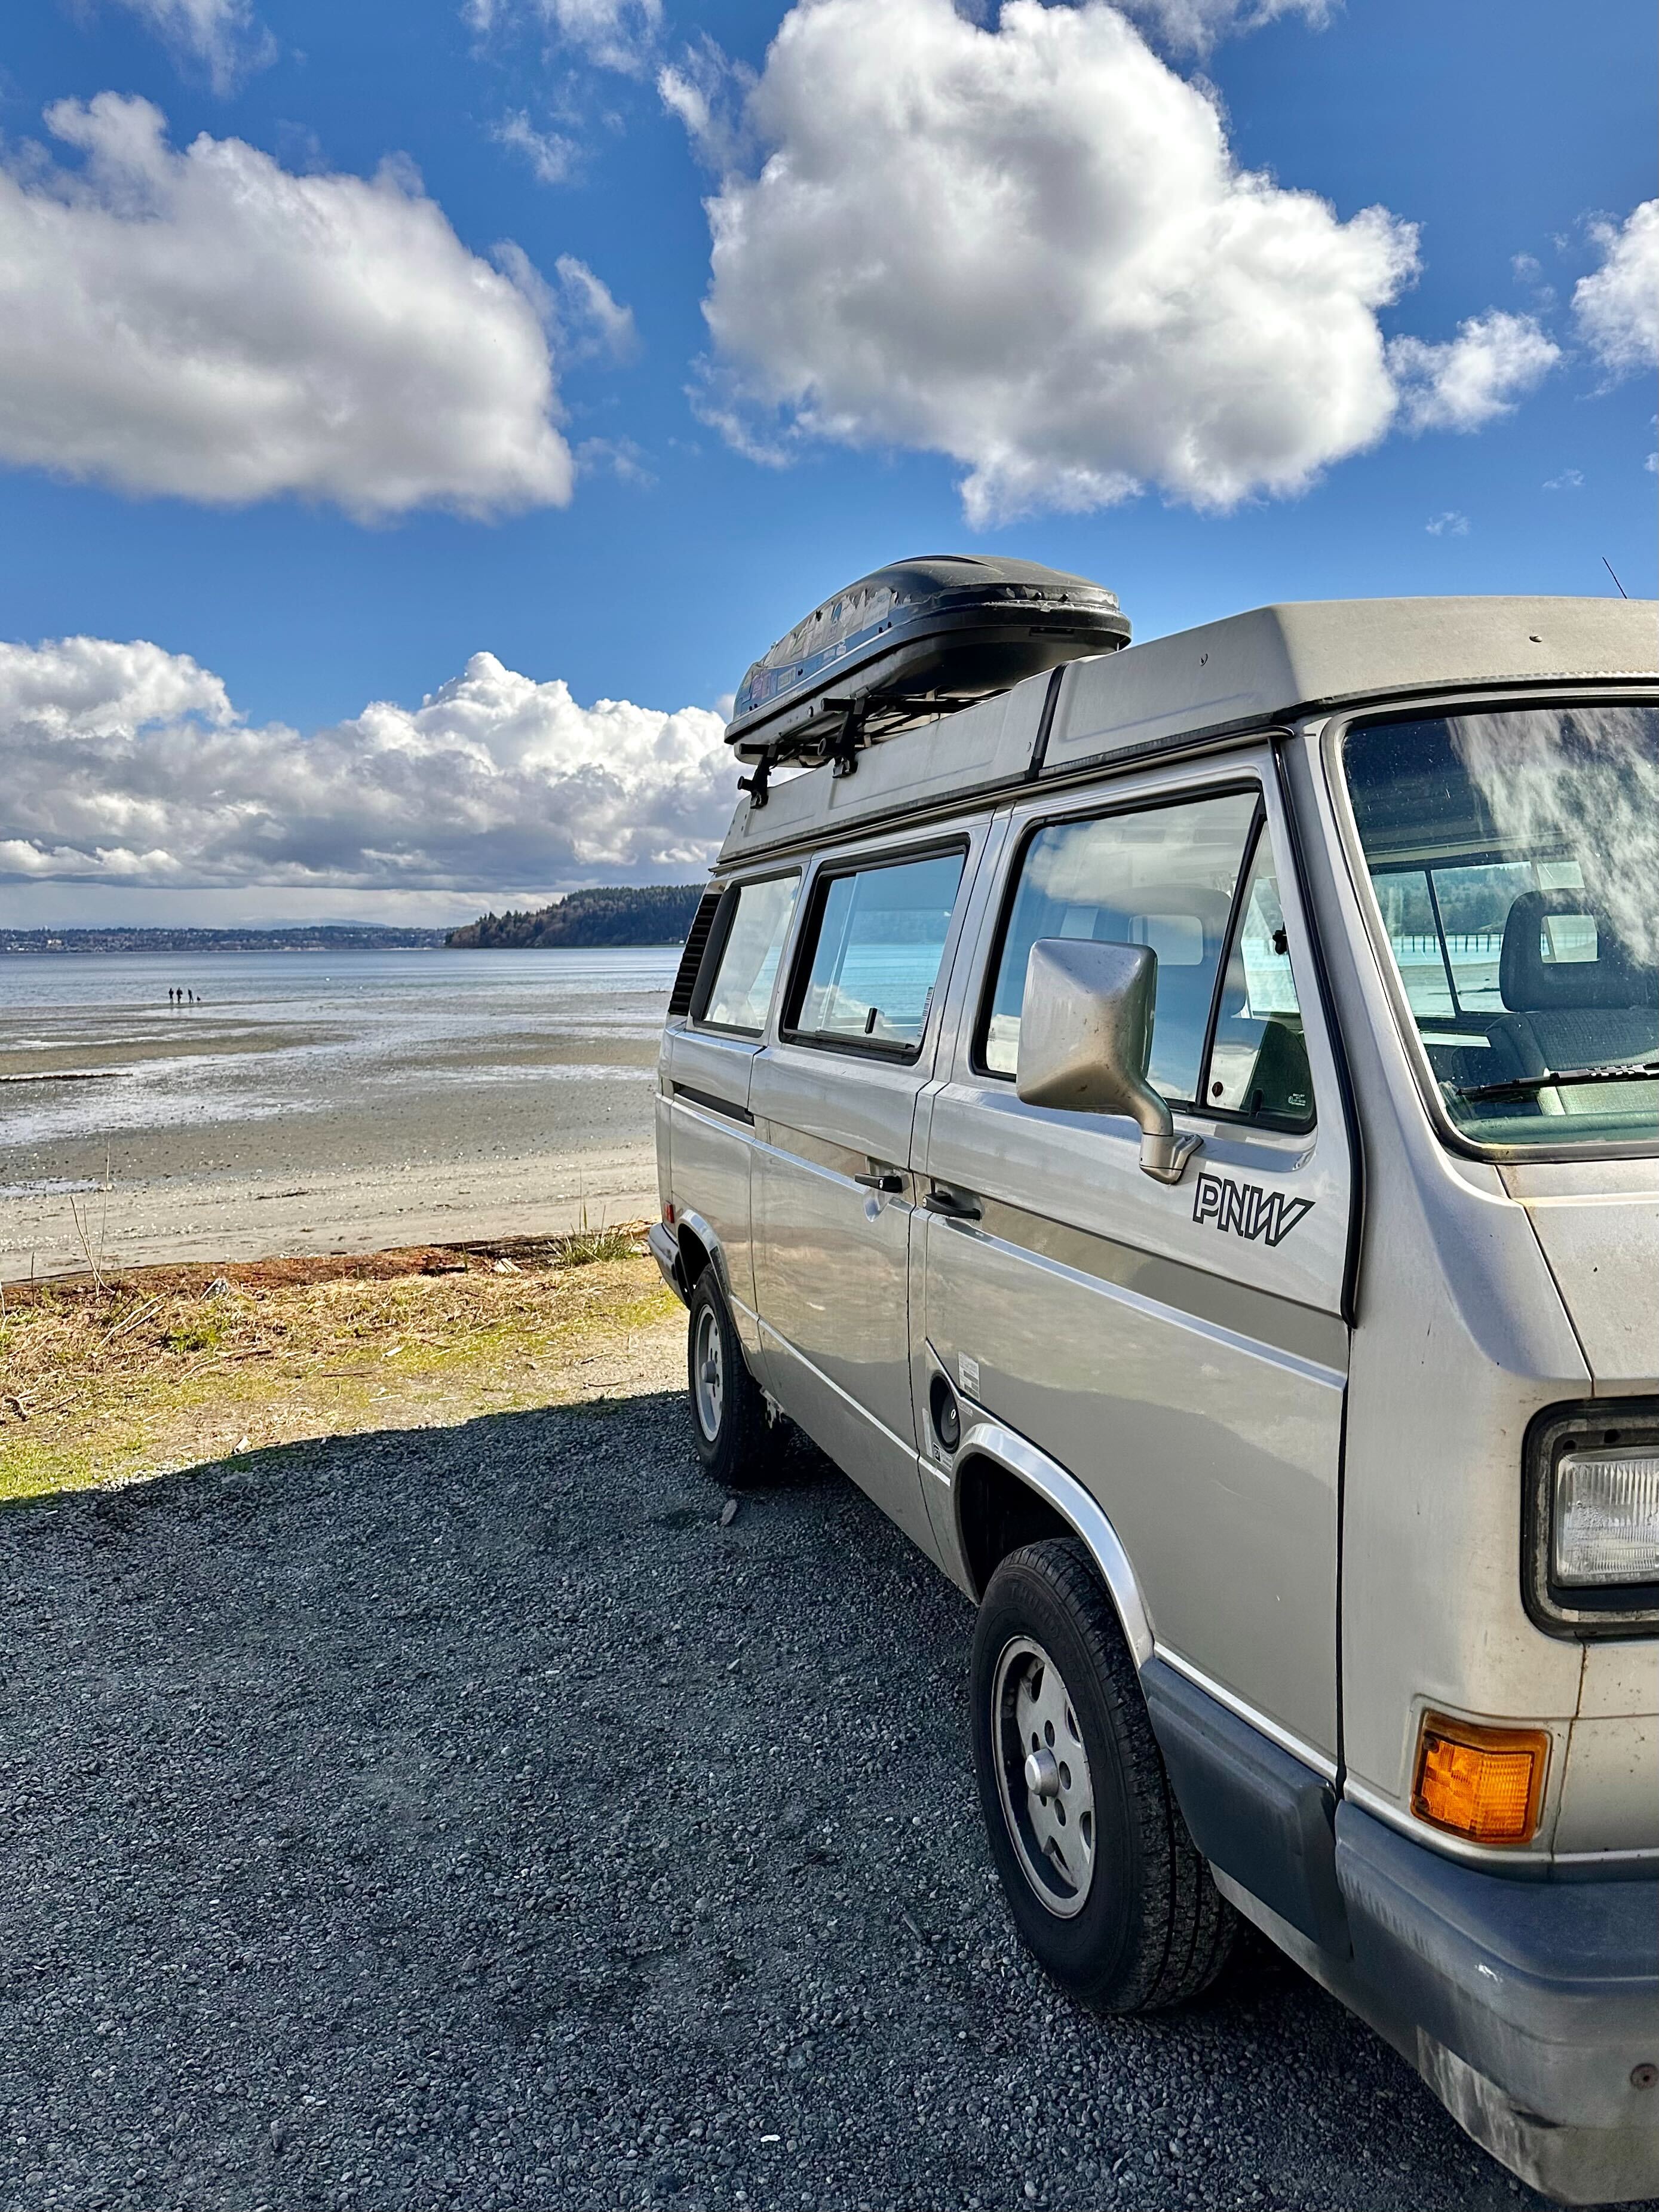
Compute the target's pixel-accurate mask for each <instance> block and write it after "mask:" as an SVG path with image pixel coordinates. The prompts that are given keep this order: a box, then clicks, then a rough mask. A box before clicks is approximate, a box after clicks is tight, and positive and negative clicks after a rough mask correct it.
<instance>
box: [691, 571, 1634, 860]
mask: <svg viewBox="0 0 1659 2212" xmlns="http://www.w3.org/2000/svg"><path fill="white" fill-rule="evenodd" d="M1614 676H1617V677H1656V678H1659V605H1656V603H1655V602H1654V601H1652V600H1634V599H1632V600H1626V599H1328V600H1310V601H1304V602H1302V603H1299V604H1295V605H1286V606H1272V607H1259V608H1257V609H1255V611H1253V612H1251V613H1249V614H1241V615H1231V616H1229V617H1227V618H1226V620H1225V621H1223V622H1216V623H1205V624H1204V625H1203V626H1202V628H1200V629H1188V630H1180V631H1177V632H1176V633H1175V634H1174V635H1171V636H1169V637H1160V638H1154V639H1152V640H1151V641H1149V642H1148V643H1146V644H1145V645H1134V646H1129V647H1125V648H1124V649H1123V650H1122V651H1121V652H1117V653H1105V654H1102V655H1100V656H1098V657H1097V658H1095V659H1087V660H1077V661H1073V662H1072V663H1071V664H1070V665H1069V666H1067V667H1066V669H1065V670H1064V671H1063V672H1062V673H1061V676H1060V693H1059V697H1058V699H1057V701H1056V702H1055V708H1054V715H1053V719H1052V721H1051V724H1050V727H1049V732H1048V742H1047V744H1046V746H1045V747H1044V750H1043V757H1042V768H1041V773H1042V775H1044V776H1052V775H1065V774H1066V773H1067V772H1068V771H1070V770H1073V769H1079V768H1083V767H1085V766H1089V765H1091V764H1092V763H1096V762H1101V763H1106V762H1110V761H1117V760H1126V761H1127V760H1131V759H1133V758H1135V757H1139V756H1140V755H1143V754H1147V753H1156V752H1158V751H1161V750H1164V749H1166V748H1170V747H1175V746H1178V745H1180V744H1182V743H1184V742H1186V741H1188V740H1189V739H1191V738H1196V737H1200V736H1202V735H1204V734H1206V733H1208V732H1216V733H1221V732H1226V731H1229V730H1234V729H1237V730H1239V731H1244V730H1248V729H1249V728H1250V727H1252V726H1266V725H1268V724H1271V723H1273V722H1275V721H1283V720H1285V717H1286V716H1288V715H1290V714H1294V713H1297V712H1304V711H1307V710H1309V709H1312V708H1321V707H1334V706H1339V705H1349V704H1352V703H1353V702H1358V701H1364V700H1370V699H1378V698H1386V697H1389V696H1401V695H1405V694H1413V693H1422V692H1428V693H1433V692H1435V691H1447V690H1455V689H1460V688H1462V687H1465V686H1468V687H1477V688H1478V687H1482V686H1486V685H1492V684H1511V683H1515V684H1536V683H1546V682H1549V681H1552V680H1555V681H1561V680H1566V681H1572V680H1575V679H1578V678H1590V677H1614ZM1049 681H1050V678H1048V676H1047V675H1042V676H1033V677H1030V678H1027V679H1026V680H1025V682H1024V683H1023V684H1017V685H1016V686H1015V687H1014V689H1013V690H1011V691H1007V692H1004V693H1002V694H1001V695H1000V696H997V697H995V698H991V699H986V700H983V701H981V702H980V704H979V705H977V706H975V707H969V708H965V709H964V710H963V712H962V713H960V714H952V715H949V716H946V717H943V718H941V719H939V720H933V721H928V722H925V723H923V724H922V725H921V726H920V727H919V728H916V729H914V730H911V731H909V732H907V733H906V734H905V735H903V736H902V737H897V738H891V739H890V740H889V741H888V742H887V743H886V744H880V745H875V746H872V747H871V748H870V749H869V750H867V751H866V752H864V753H861V754H860V756H859V760H858V766H857V769H856V771H855V772H854V774H853V775H848V776H843V777H840V778H837V777H835V776H834V775H832V774H831V772H830V769H829V768H828V767H824V768H817V769H810V770H808V771H807V772H806V773H805V774H804V775H799V776H795V777H793V778H792V779H791V780H790V781H787V782H780V783H775V784H774V785H773V787H772V789H771V793H770V795H769V800H768V803H767V805H765V807H763V808H762V809H758V810H751V808H750V804H749V802H748V800H746V799H745V800H744V801H743V802H742V803H741V804H740V805H738V811H737V814H736V816H735V817H734V819H733V821H732V828H731V830H730V832H729V834H728V836H727V837H726V842H725V845H724V846H723V847H722V848H721V851H720V862H721V864H723V865H729V864H731V863H732V862H733V861H736V860H742V859H744V858H746V857H748V856H749V855H750V854H758V853H762V852H765V851H767V850H769V849H771V848H775V847H778V846H781V845H787V844H792V843H795V842H799V841H801V840H805V839H809V838H813V837H821V836H836V835H838V834H841V833H842V831H843V830H844V829H854V828H857V827H859V826H860V825H861V824H863V823H866V822H873V821H877V820H879V819H881V818H882V817H884V816H888V815H890V814H895V813H900V812H904V811H909V810H910V809H912V808H921V807H927V806H930V805H939V804H941V803H948V802H949V801H950V800H951V799H963V800H967V799H973V798H975V797H978V796H980V795H981V794H983V793H988V792H992V791H994V790H997V789H999V788H1001V787H1006V786H1010V785H1014V784H1018V783H1019V782H1021V781H1024V779H1025V778H1026V777H1028V776H1029V775H1030V770H1031V763H1032V757H1033V754H1034V751H1035V750H1036V739H1037V735H1038V732H1039V728H1040V726H1041V722H1042V708H1043V703H1044V701H1045V700H1046V698H1047V696H1048V684H1049Z"/></svg>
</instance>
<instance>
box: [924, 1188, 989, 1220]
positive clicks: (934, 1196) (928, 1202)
mask: <svg viewBox="0 0 1659 2212" xmlns="http://www.w3.org/2000/svg"><path fill="white" fill-rule="evenodd" d="M921 1203H922V1206H923V1207H924V1208H925V1209H926V1211H927V1212H929V1213H942V1214H943V1215H944V1216H945V1219H946V1220H947V1221H977V1220H978V1219H979V1218H980V1214H981V1212H982V1211H983V1209H982V1208H981V1206H980V1203H979V1200H977V1199H976V1198H969V1197H967V1196H966V1195H965V1194H963V1192H962V1191H959V1190H941V1189H940V1188H939V1187H938V1185H937V1184H936V1185H935V1186H934V1188H933V1189H932V1190H930V1191H929V1192H928V1194H927V1196H926V1197H925V1198H924V1199H923V1200H922V1201H921Z"/></svg>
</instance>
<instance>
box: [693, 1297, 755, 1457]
mask: <svg viewBox="0 0 1659 2212" xmlns="http://www.w3.org/2000/svg"><path fill="white" fill-rule="evenodd" d="M685 1356H686V1377H685V1380H686V1393H687V1395H688V1396H689V1397H690V1401H691V1432H692V1435H693V1436H694V1437H695V1438H696V1446H697V1457H698V1458H699V1459H700V1460H701V1461H702V1468H703V1472H704V1474H707V1475H708V1476H709V1477H710V1478H711V1480H714V1481H715V1482H718V1483H720V1484H722V1485H724V1486H725V1487H726V1488H727V1489H729V1490H740V1489H742V1488H744V1486H747V1485H749V1484H751V1483H756V1482H761V1481H763V1480H765V1478H766V1474H767V1472H768V1468H769V1461H770V1458H771V1453H770V1451H769V1440H768V1436H767V1425H766V1401H765V1399H764V1397H763V1395H761V1392H760V1389H759V1388H758V1386H757V1383H756V1382H755V1378H754V1376H752V1375H750V1372H749V1368H748V1364H747V1362H746V1361H745V1360H744V1356H743V1346H742V1345H741V1344H740V1343H739V1341H738V1332H737V1329H736V1328H735V1327H734V1326H733V1324H732V1316H731V1312H730V1310H729V1309H728V1308H727V1306H726V1300H725V1299H724V1297H721V1295H720V1284H719V1282H718V1281H717V1280H716V1279H715V1275H714V1269H713V1267H705V1268H704V1269H703V1271H702V1274H700V1275H699V1276H698V1278H697V1279H696V1283H695V1284H694V1285H693V1286H692V1291H691V1310H690V1316H689V1319H688V1322H687V1328H686V1339H685Z"/></svg>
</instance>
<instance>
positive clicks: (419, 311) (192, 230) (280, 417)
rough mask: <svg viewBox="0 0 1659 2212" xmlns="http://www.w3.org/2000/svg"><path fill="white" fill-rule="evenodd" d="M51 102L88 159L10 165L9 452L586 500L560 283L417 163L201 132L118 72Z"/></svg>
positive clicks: (405, 507) (200, 491) (278, 479)
mask: <svg viewBox="0 0 1659 2212" xmlns="http://www.w3.org/2000/svg"><path fill="white" fill-rule="evenodd" d="M46 121H47V125H48V127H49V128H50V129H51V131H52V133H53V135H54V136H55V137H57V138H58V140H59V141H60V142H62V143H64V144H66V145H69V146H72V147H75V148H76V149H79V150H80V151H81V153H82V155H83V156H84V161H83V162H82V166H80V167H78V168H75V169H63V168H53V167H49V166H46V165H43V164H40V163H35V164H33V165H32V166H26V165H23V164H21V163H20V164H19V165H17V166H15V167H13V168H12V169H11V170H9V171H6V170H0V460H5V461H9V462H12V463H15V464H22V465H33V466H37V467H41V468H46V469H51V470H54V471H61V472H62V473H64V475H67V476H71V477H83V478H88V479H90V480H92V481H94V482H98V483H106V484H112V485H114V486H116V487H118V489H122V490H125V491H131V492H140V493H158V492H159V493H172V494H175V495H179V496H180V497H183V498H185V499H192V500H200V501H209V502H211V503H216V504H238V503H241V502H245V501H252V500H258V499H264V498H269V497H270V496H272V495H276V494H279V493H293V494H297V495H300V496H301V497H305V498H312V499H324V500H331V501H337V503H338V504H339V505H341V506H342V507H345V508H346V509H347V510H348V511H349V512H350V513H354V514H356V515H359V516H362V517H377V516H387V515H394V514H400V513H406V512H407V511H409V510H410V509H411V508H415V507H430V506H440V507H450V508H453V509H456V510H458V511H460V512H462V513H477V514H482V513H496V512H501V511H506V510H513V509H518V508H523V507H533V506H540V505H545V504H554V505H559V504H562V503H563V502H564V501H566V500H568V497H569V495H570V489H571V473H572V472H571V461H570V454H569V451H568V447H567V446H566V444H565V441H564V440H563V438H562V436H561V435H560V434H559V432H558V430H557V429H556V427H555V417H556V413H557V392H556V386H555V382H554V372H553V362H552V358H551V356H550V350H549V346H548V341H547V337H546V333H545V331H544V329H543V327H542V325H541V321H540V319H539V316H538V311H537V307H536V304H535V303H534V302H533V301H532V300H531V299H529V298H527V297H526V294H525V292H524V290H523V289H520V286H519V285H517V284H515V283H513V282H512V281H511V279H510V277H509V276H507V275H506V274H503V273H502V270H501V269H499V268H492V267H491V266H490V265H489V264H488V263H487V262H484V261H482V260H480V259H479V258H478V257H477V255H476V254H473V253H471V252H468V250H467V249H466V248H465V246H463V245H462V244H461V242H460V240H459V239H458V238H457V237H456V235H455V233H454V232H453V229H452V228H450V226H449V223H448V222H447V219H446V218H445V216H444V214H443V211H442V210H441V208H439V207H438V206H437V205H436V204H435V203H434V202H433V201H432V200H430V199H428V198H427V197H425V196H424V194H423V193H422V191H421V189H420V186H419V185H418V182H417V181H416V180H415V179H413V177H412V176H411V175H410V173H407V172H406V171H405V170H404V169H400V168H399V167H398V166H397V165H395V164H388V165H387V166H386V167H383V168H382V169H381V171H380V173H379V174H378V175H377V176H375V177H374V178H372V179H364V178H362V177H356V176H340V175H336V176H295V175H293V174H290V173H289V172H288V171H286V170H284V169H283V167H280V165H279V164H278V163H277V162H276V161H273V160H272V159H271V157H270V155H267V154H264V153H262V152H260V151H259V150H258V149H257V148H255V147H252V146H249V145H246V144H244V143H242V142H241V141H240V140H239V139H234V138H226V139H216V138H211V137H207V136H205V135H204V136H203V137H198V138H197V139H196V140H195V141H194V142H193V143H191V145H190V146H189V147H188V148H187V149H185V151H184V152H182V153H180V152H178V151H175V150H174V149H173V148H172V147H171V146H170V145H169V144H168V143H167V137H166V125H165V120H164V118H163V117H162V116H161V113H160V112H158V111H157V110H156V109H155V107H153V106H151V105H150V104H149V101H147V100H136V99H124V98H121V97H119V96H118V95H117V94H113V93H100V94H99V95H98V97H97V98H96V99H95V100H92V101H91V102H90V103H88V105H85V106H82V105H81V104H80V103H79V102H77V101H72V100H64V101H61V102H59V103H58V105H57V106H54V107H52V108H50V109H48V111H47V114H46ZM525 265H526V266H527V265H528V264H525Z"/></svg>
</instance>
